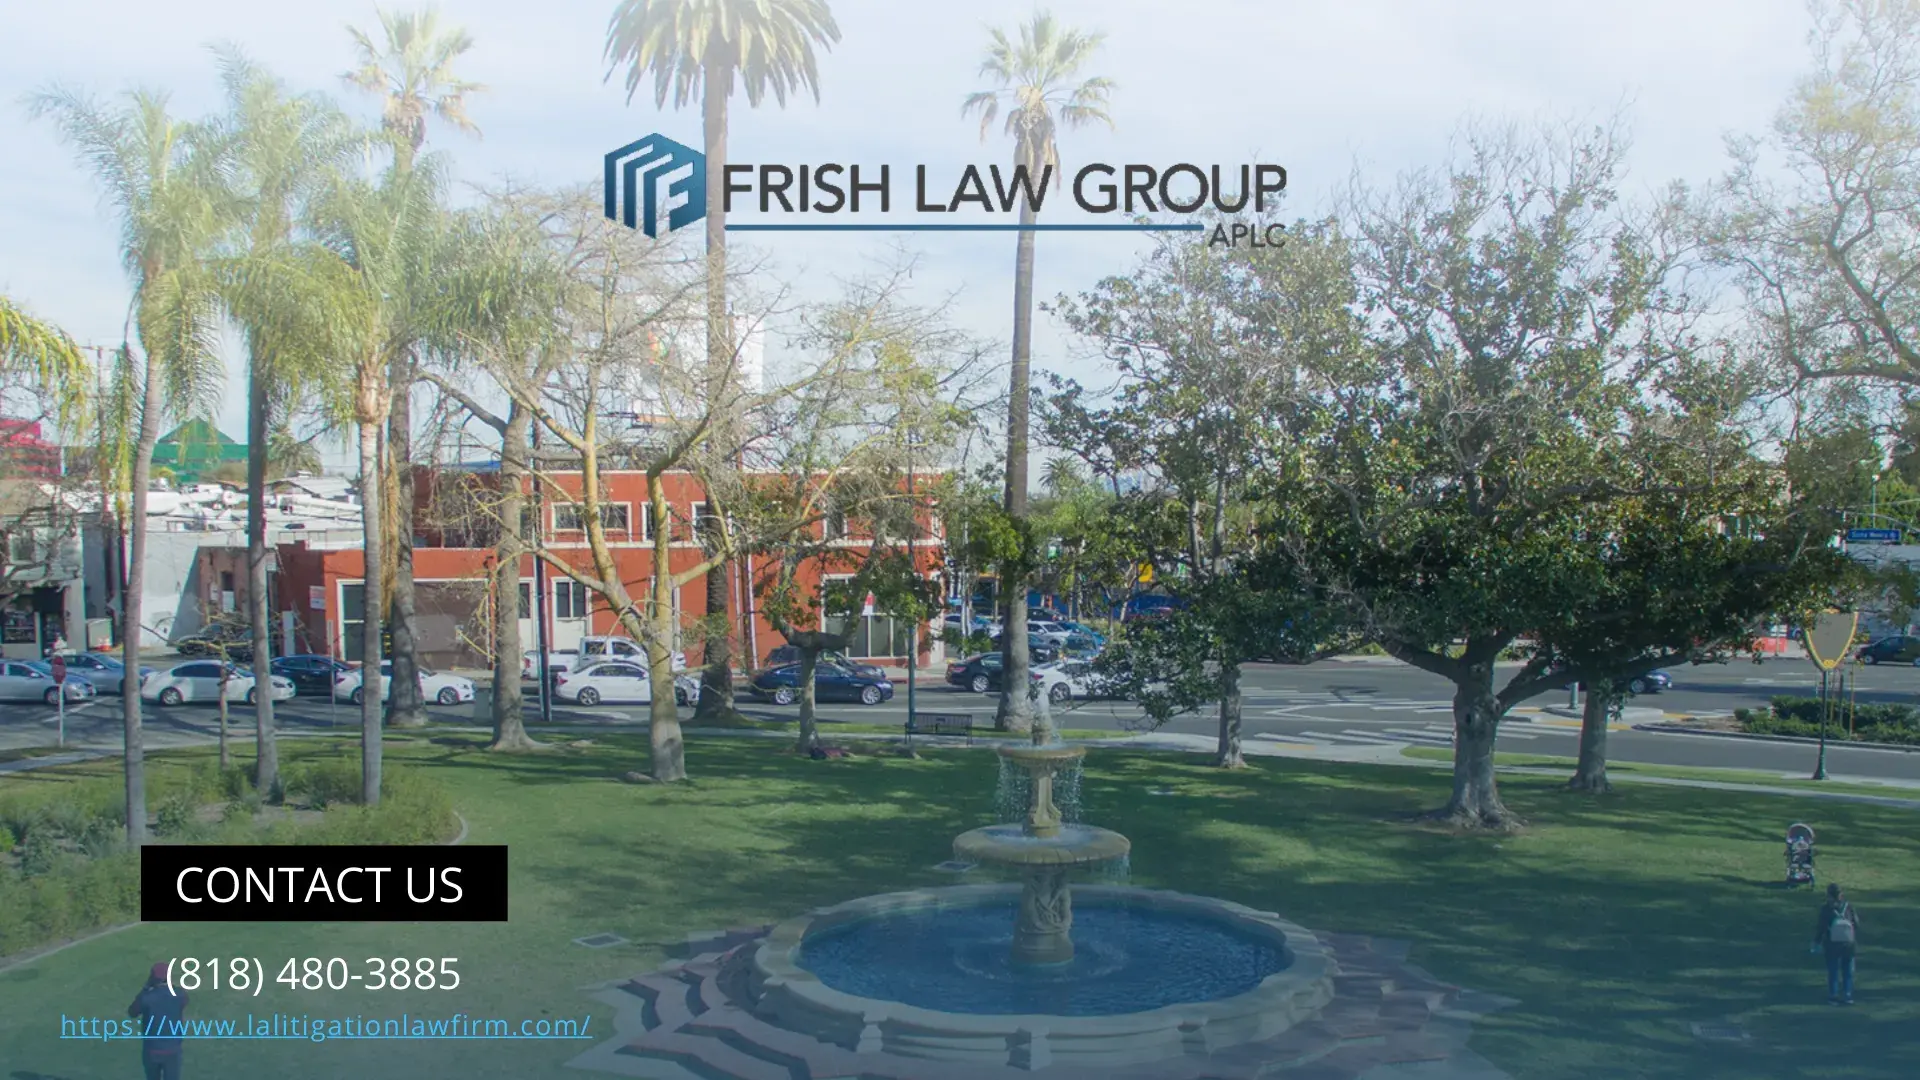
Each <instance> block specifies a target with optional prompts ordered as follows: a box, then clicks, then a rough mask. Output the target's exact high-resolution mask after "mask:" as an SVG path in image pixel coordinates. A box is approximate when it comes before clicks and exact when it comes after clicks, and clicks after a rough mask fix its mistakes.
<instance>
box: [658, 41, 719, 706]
mask: <svg viewBox="0 0 1920 1080" xmlns="http://www.w3.org/2000/svg"><path fill="white" fill-rule="evenodd" d="M705 78H706V81H705V83H704V84H703V85H704V87H705V94H704V97H703V100H702V109H703V116H702V132H701V134H702V136H703V138H705V140H706V154H707V219H706V220H707V387H706V389H707V409H708V410H709V411H710V413H711V415H712V418H713V422H712V425H711V426H712V431H713V442H714V444H715V445H717V446H718V447H719V448H720V449H721V450H722V451H723V452H724V453H725V454H726V455H727V456H728V457H729V458H730V457H731V456H732V454H733V445H734V430H733V425H732V423H731V419H732V418H731V417H729V416H727V415H725V414H726V412H727V411H728V401H729V398H730V394H729V387H728V386H727V382H728V380H729V377H730V375H731V374H732V372H733V366H734V363H735V356H734V341H733V320H732V319H731V318H730V317H729V314H728V311H727V205H726V174H727V97H728V94H729V93H731V91H732V89H733V80H732V75H731V73H730V72H728V70H727V69H726V67H725V66H724V65H723V64H719V63H709V64H708V65H707V70H706V72H705ZM716 89H717V90H719V91H720V92H718V93H715V92H713V91H714V90H716ZM734 377H737V376H734ZM716 464H717V465H718V466H719V467H720V468H725V465H724V464H720V463H718V462H716ZM656 520H659V521H660V522H661V526H660V527H661V528H665V527H666V526H665V519H656ZM728 573H729V566H728V564H727V563H719V564H716V565H715V566H714V568H713V569H712V570H709V571H708V572H707V601H706V615H707V619H706V623H707V638H706V642H705V645H704V647H703V650H702V651H703V654H704V655H703V657H702V659H703V661H704V664H705V666H704V667H703V668H702V670H701V672H700V700H699V702H698V703H697V704H696V705H695V706H694V710H693V715H694V719H695V720H721V719H727V720H730V719H732V718H734V717H735V716H737V715H738V713H737V711H736V709H735V706H734V700H733V642H732V640H731V639H732V635H733V628H732V626H731V624H730V621H729V620H728V618H727V591H728V590H727V582H728V580H729V577H728Z"/></svg>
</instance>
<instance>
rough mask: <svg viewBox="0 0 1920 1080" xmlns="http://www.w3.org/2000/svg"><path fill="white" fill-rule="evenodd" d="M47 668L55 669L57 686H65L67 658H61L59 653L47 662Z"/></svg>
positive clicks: (54, 679) (54, 676) (54, 678)
mask: <svg viewBox="0 0 1920 1080" xmlns="http://www.w3.org/2000/svg"><path fill="white" fill-rule="evenodd" d="M47 666H48V667H50V668H52V669H53V681H54V683H55V685H64V684H65V683H66V681H67V660H66V657H64V656H61V655H60V654H59V653H54V654H53V658H52V659H51V660H48V661H47Z"/></svg>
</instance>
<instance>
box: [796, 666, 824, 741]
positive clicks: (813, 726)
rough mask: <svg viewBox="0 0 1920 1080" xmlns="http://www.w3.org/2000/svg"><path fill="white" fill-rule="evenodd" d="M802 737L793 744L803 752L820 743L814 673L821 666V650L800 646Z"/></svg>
mask: <svg viewBox="0 0 1920 1080" xmlns="http://www.w3.org/2000/svg"><path fill="white" fill-rule="evenodd" d="M799 649H800V686H799V688H798V689H799V691H800V738H799V740H798V741H796V742H795V743H794V745H793V748H794V749H795V750H798V751H800V752H801V753H803V754H806V753H811V752H812V751H813V748H814V747H816V746H818V745H820V728H819V724H818V723H817V722H816V721H815V720H814V715H813V713H814V703H815V698H816V695H815V693H814V687H813V673H814V670H815V669H816V668H818V667H819V666H820V650H819V649H809V648H806V647H805V646H800V647H799Z"/></svg>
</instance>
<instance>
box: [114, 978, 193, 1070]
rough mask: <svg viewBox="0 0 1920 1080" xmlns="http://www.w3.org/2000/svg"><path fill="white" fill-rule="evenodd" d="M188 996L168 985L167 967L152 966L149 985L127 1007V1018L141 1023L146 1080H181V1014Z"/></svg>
mask: <svg viewBox="0 0 1920 1080" xmlns="http://www.w3.org/2000/svg"><path fill="white" fill-rule="evenodd" d="M186 1008H187V995H186V992H185V991H183V990H176V989H174V988H172V987H170V986H168V985H167V964H166V961H164V960H163V961H161V962H160V963H157V964H155V965H153V969H152V971H150V972H149V973H148V975H147V984H146V985H145V986H142V987H141V988H140V993H139V995H138V996H137V997H135V998H134V999H133V1004H132V1005H129V1006H127V1015H128V1016H130V1017H132V1018H134V1019H136V1020H138V1021H140V1032H141V1041H140V1066H141V1068H142V1069H144V1070H145V1071H146V1077H147V1080H180V1046H181V1041H182V1040H181V1038H180V1014H181V1013H182V1012H184V1011H186Z"/></svg>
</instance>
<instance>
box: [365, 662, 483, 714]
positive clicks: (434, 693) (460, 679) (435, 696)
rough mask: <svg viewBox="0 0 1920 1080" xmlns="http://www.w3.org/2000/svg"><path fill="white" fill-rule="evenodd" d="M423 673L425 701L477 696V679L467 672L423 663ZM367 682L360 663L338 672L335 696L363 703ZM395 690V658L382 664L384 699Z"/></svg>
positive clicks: (458, 701)
mask: <svg viewBox="0 0 1920 1080" xmlns="http://www.w3.org/2000/svg"><path fill="white" fill-rule="evenodd" d="M419 676H420V698H421V700H423V701H431V702H433V703H434V704H436V705H459V704H461V703H462V702H467V701H472V700H473V680H472V679H469V678H467V677H466V676H464V675H448V674H445V673H442V672H438V671H435V670H433V669H432V668H424V667H423V668H420V669H419ZM364 682H365V679H363V678H362V676H361V674H360V669H359V668H357V667H356V668H348V669H347V670H345V671H342V672H340V673H338V674H336V675H335V676H334V677H333V696H334V699H335V700H336V701H337V700H339V699H340V698H346V699H347V700H348V701H351V702H353V703H354V704H355V705H358V704H360V702H361V701H362V700H363V699H364V698H365V697H366V696H367V695H366V691H365V690H363V689H362V688H361V687H362V685H363V684H364ZM392 694H393V662H392V661H386V662H383V663H382V664H381V665H380V700H381V701H385V700H387V699H388V698H389V697H391V696H392Z"/></svg>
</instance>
